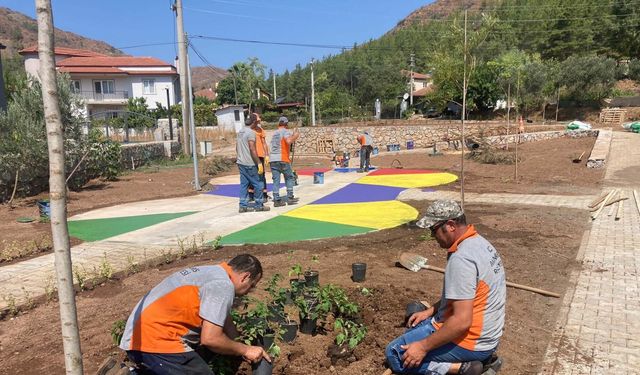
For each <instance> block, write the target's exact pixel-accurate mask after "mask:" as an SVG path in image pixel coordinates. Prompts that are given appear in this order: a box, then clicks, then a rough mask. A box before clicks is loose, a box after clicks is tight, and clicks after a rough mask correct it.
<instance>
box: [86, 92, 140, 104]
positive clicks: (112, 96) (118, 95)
mask: <svg viewBox="0 0 640 375" xmlns="http://www.w3.org/2000/svg"><path fill="white" fill-rule="evenodd" d="M77 94H78V95H80V96H81V97H82V98H84V99H87V100H95V101H97V102H102V101H110V100H127V99H129V92H128V91H114V92H112V93H97V92H93V91H80V92H78V93H77Z"/></svg>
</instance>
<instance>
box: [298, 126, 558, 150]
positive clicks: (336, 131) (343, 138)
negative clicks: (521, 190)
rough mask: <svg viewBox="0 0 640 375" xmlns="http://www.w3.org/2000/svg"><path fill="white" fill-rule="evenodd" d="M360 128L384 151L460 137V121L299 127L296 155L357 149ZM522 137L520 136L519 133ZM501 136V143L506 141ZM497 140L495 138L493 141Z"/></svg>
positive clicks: (489, 130) (482, 131)
mask: <svg viewBox="0 0 640 375" xmlns="http://www.w3.org/2000/svg"><path fill="white" fill-rule="evenodd" d="M563 128H564V126H562V125H553V126H550V125H529V126H525V133H536V132H540V131H545V130H546V131H548V130H556V131H559V130H560V129H563ZM516 129H517V127H516V126H511V127H510V129H507V127H506V126H505V125H504V124H498V123H495V124H492V123H471V124H468V125H466V127H465V136H466V137H467V138H471V139H473V138H478V137H496V136H506V134H507V133H513V132H514V131H516ZM363 130H368V131H369V134H370V135H371V136H372V137H373V140H374V146H377V147H378V149H379V150H380V152H386V150H387V147H386V146H387V145H389V144H399V145H400V148H401V149H406V148H407V142H408V141H412V142H413V144H414V148H426V147H432V146H433V145H434V144H435V143H440V142H451V141H454V140H456V139H460V124H459V123H452V124H438V125H411V124H407V125H397V126H369V127H358V126H337V127H335V126H331V127H315V128H311V127H305V128H300V139H299V140H298V141H297V142H296V153H297V154H298V155H327V154H332V153H333V152H334V151H354V150H357V149H359V145H358V143H357V136H358V134H360V133H361V132H362V131H363ZM522 137H524V135H522ZM506 139H507V138H505V140H504V141H505V142H506ZM497 142H498V143H499V141H497Z"/></svg>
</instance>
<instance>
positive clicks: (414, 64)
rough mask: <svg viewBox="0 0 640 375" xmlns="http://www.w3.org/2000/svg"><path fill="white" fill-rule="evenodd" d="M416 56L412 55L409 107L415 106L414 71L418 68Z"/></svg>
mask: <svg viewBox="0 0 640 375" xmlns="http://www.w3.org/2000/svg"><path fill="white" fill-rule="evenodd" d="M415 57H416V54H415V53H412V54H411V70H410V72H411V73H410V76H409V77H410V78H409V105H413V70H414V68H415V66H416V61H415Z"/></svg>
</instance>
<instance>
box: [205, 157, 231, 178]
mask: <svg viewBox="0 0 640 375" xmlns="http://www.w3.org/2000/svg"><path fill="white" fill-rule="evenodd" d="M203 164H204V165H203V169H204V173H206V174H208V175H209V176H215V175H217V174H218V173H221V172H227V171H230V170H231V169H232V168H233V167H234V166H235V164H236V161H235V160H234V159H232V158H227V157H224V156H211V157H208V158H206V159H205V160H204V162H203Z"/></svg>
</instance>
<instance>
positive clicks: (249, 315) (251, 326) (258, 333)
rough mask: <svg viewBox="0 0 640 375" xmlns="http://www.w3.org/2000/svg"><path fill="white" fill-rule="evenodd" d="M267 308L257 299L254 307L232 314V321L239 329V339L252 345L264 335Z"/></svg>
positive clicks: (266, 327) (266, 326) (267, 315)
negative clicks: (241, 312) (242, 312)
mask: <svg viewBox="0 0 640 375" xmlns="http://www.w3.org/2000/svg"><path fill="white" fill-rule="evenodd" d="M269 315H270V313H269V309H268V308H267V305H266V304H265V303H264V302H262V301H257V302H256V304H255V306H254V308H253V309H251V310H248V311H247V312H246V313H244V314H239V313H236V314H232V318H233V319H234V323H235V324H236V327H237V328H238V330H239V331H240V336H239V337H238V340H239V341H242V342H243V343H245V344H247V345H254V344H255V343H256V342H257V341H258V338H260V337H262V336H264V334H265V333H266V332H267V330H268V328H269V327H268V323H267V318H268V317H269Z"/></svg>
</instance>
